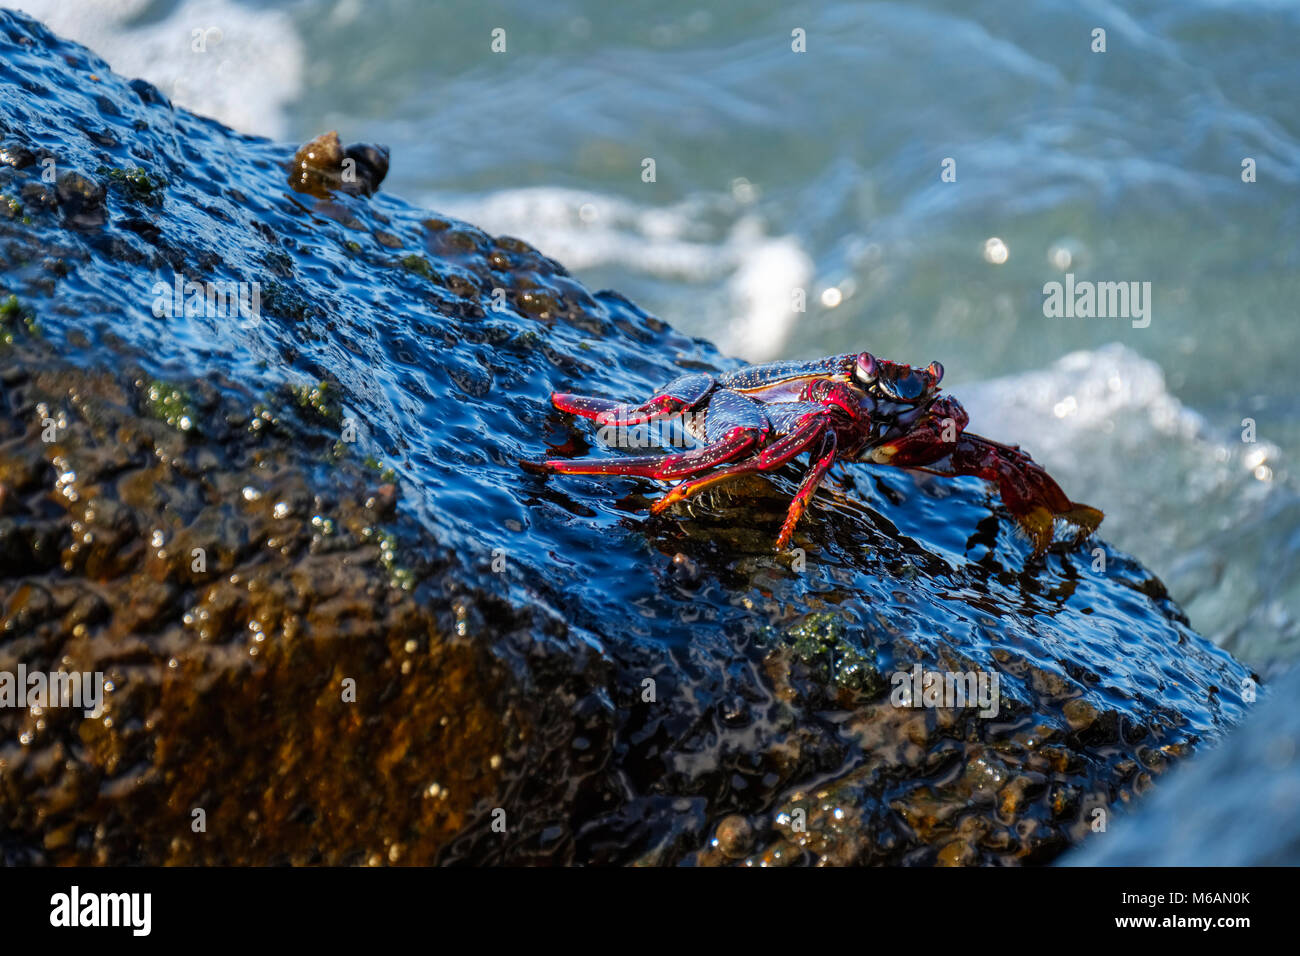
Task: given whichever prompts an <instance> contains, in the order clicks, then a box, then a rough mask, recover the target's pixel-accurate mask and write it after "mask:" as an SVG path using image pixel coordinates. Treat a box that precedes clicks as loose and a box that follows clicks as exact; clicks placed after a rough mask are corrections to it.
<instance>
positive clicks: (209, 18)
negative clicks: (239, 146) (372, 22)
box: [12, 0, 306, 138]
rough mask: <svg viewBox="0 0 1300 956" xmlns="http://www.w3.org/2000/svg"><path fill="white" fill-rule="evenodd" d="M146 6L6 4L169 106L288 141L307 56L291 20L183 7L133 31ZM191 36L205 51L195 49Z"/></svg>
mask: <svg viewBox="0 0 1300 956" xmlns="http://www.w3.org/2000/svg"><path fill="white" fill-rule="evenodd" d="M148 5H149V0H97V2H94V3H90V2H84V0H80V2H69V0H12V6H13V7H15V8H16V9H18V10H21V11H23V12H24V13H27V14H29V15H30V16H33V17H36V18H37V19H39V20H40V21H41V22H43V23H44V24H45V25H46V26H48V27H49V28H50V29H51V30H53V31H54V32H55V33H58V34H59V35H60V36H64V37H67V38H68V39H71V40H75V41H76V42H78V43H81V44H83V45H85V46H87V47H89V48H90V49H91V50H93V51H94V52H95V53H97V54H98V55H99V56H101V57H103V58H104V59H105V60H107V61H108V64H109V66H111V67H112V68H113V70H114V71H115V72H117V73H120V74H122V75H123V76H127V77H132V78H134V77H141V78H143V79H145V80H148V81H149V82H150V83H153V84H154V85H155V86H157V87H158V88H159V89H160V90H162V91H163V93H164V94H165V95H166V96H167V97H168V98H170V99H171V101H172V102H173V103H176V104H177V105H180V106H184V107H186V108H188V109H190V110H193V111H194V112H196V113H199V114H201V115H203V116H210V117H212V118H214V119H217V120H220V121H221V122H222V123H225V124H226V125H227V126H230V127H232V128H234V129H236V130H239V131H240V132H242V133H254V134H260V135H263V136H270V137H273V138H283V137H284V136H285V135H286V131H287V124H286V121H285V114H284V108H285V106H286V105H287V104H288V103H290V102H292V101H293V100H294V99H296V98H297V97H298V95H299V94H300V92H301V90H302V75H303V66H304V63H305V62H306V56H305V54H304V52H303V45H302V42H301V40H300V39H299V38H298V35H297V33H296V32H295V31H294V27H293V21H292V19H291V18H290V17H289V15H288V14H287V13H285V12H283V11H280V10H266V9H259V8H256V7H250V6H244V5H243V4H238V3H233V2H231V0H188V2H185V3H182V4H181V5H180V6H179V7H177V8H176V9H175V10H173V11H172V12H171V13H170V14H169V15H168V16H167V17H166V18H164V19H162V20H158V21H151V22H143V23H140V24H138V25H132V23H131V21H132V20H133V18H135V17H136V16H138V15H139V14H141V13H142V12H143V11H144V10H145V8H146V7H147V6H148ZM196 31H197V32H198V33H199V34H200V35H201V37H202V39H203V44H202V45H203V47H204V49H203V51H202V52H198V51H196V50H195V48H194V47H195V42H196V40H195V33H196Z"/></svg>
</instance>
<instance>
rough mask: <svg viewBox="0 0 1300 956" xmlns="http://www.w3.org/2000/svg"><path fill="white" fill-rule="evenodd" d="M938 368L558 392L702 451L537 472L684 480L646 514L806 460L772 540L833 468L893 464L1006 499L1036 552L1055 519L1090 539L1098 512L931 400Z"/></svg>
mask: <svg viewBox="0 0 1300 956" xmlns="http://www.w3.org/2000/svg"><path fill="white" fill-rule="evenodd" d="M942 377H943V366H942V365H940V364H939V363H938V362H931V363H930V364H929V365H927V366H926V367H925V368H913V367H912V366H910V365H905V364H903V363H899V362H889V361H886V360H884V359H879V358H876V357H875V356H874V355H872V354H871V353H870V352H860V353H857V354H848V355H835V356H831V357H830V358H824V359H817V360H815V361H810V362H774V363H770V364H767V365H751V366H748V367H746V368H741V369H737V370H735V371H732V372H726V373H724V374H722V375H717V376H714V375H707V374H703V373H696V374H691V375H683V376H681V377H680V378H677V379H674V380H673V381H672V382H669V383H668V384H667V385H665V386H664V387H663V388H662V389H660V391H659V393H658V394H657V395H655V396H654V397H653V398H651V399H649V400H648V401H645V402H642V403H640V404H638V405H632V404H625V403H621V402H614V401H609V400H607V399H603V398H591V397H587V396H582V395H571V394H567V393H563V392H556V393H555V394H554V395H552V396H551V401H552V402H553V403H554V405H555V407H556V408H558V409H560V410H562V411H565V412H570V413H572V414H574V415H580V416H582V417H584V418H590V419H594V420H595V421H597V422H599V423H600V424H602V425H615V426H638V425H643V424H647V423H650V422H656V421H664V420H668V419H674V418H677V417H678V416H681V417H682V418H683V420H684V422H685V428H686V431H687V432H689V433H690V434H691V435H692V436H693V437H695V438H696V439H699V440H701V441H703V443H704V444H703V445H702V447H699V448H693V449H690V450H687V451H682V452H674V453H670V454H664V455H653V456H648V457H624V458H608V459H595V458H585V459H551V460H548V461H545V462H542V463H541V465H540V466H538V467H540V468H541V469H542V470H544V471H548V472H559V473H563V474H579V475H635V476H640V477H644V478H654V479H658V480H660V481H670V480H673V479H679V478H681V479H686V480H684V481H682V482H681V483H680V484H678V485H677V486H676V487H674V488H673V489H672V490H671V491H669V492H668V494H666V495H664V496H663V497H662V498H660V499H659V500H658V501H656V502H655V503H654V505H653V506H652V507H651V509H650V510H651V513H652V514H659V513H660V512H662V511H664V510H666V509H667V508H669V507H671V506H672V505H674V504H676V503H677V502H679V501H683V500H684V499H686V498H689V497H691V496H692V495H695V494H698V493H699V492H701V491H703V490H704V489H705V488H708V487H710V486H712V485H714V484H716V483H717V482H720V481H725V480H726V479H728V478H733V477H736V476H738V475H744V474H750V473H753V472H761V471H773V470H775V469H778V468H780V467H782V466H783V465H785V464H787V463H788V462H790V461H791V460H792V459H794V458H796V457H797V456H799V455H801V454H803V453H804V452H809V453H810V458H809V466H808V469H807V471H806V472H805V474H804V477H803V481H802V482H801V483H800V485H799V490H798V491H797V492H795V496H794V500H793V501H791V502H790V509H789V511H788V512H787V514H786V518H785V523H784V524H783V525H782V526H781V531H780V533H779V534H778V535H777V539H776V546H777V550H781V549H783V548H784V547H785V546H786V545H787V544H788V543H789V541H790V536H791V534H792V533H793V532H794V528H795V525H796V524H797V523H798V521H799V518H800V516H801V515H802V514H803V513H804V509H805V508H807V507H808V502H809V500H810V499H811V498H812V496H813V493H814V492H815V491H816V490H817V486H818V484H819V483H820V482H821V480H822V479H823V478H824V477H825V475H826V472H827V471H828V470H829V469H830V467H831V465H833V464H834V463H835V462H836V461H864V462H871V463H874V464H878V465H894V466H896V467H900V468H911V469H915V470H917V471H925V472H929V473H931V474H936V475H945V476H957V475H977V476H978V477H980V478H983V479H984V480H986V481H990V482H993V483H995V484H996V485H997V487H998V490H999V491H1000V492H1001V494H1002V500H1003V502H1004V503H1005V504H1006V506H1007V509H1008V510H1009V511H1010V512H1011V514H1012V516H1013V517H1014V518H1015V519H1016V521H1017V522H1019V524H1020V527H1021V528H1023V529H1024V531H1025V532H1026V533H1027V534H1028V536H1029V538H1030V540H1031V541H1032V542H1033V547H1034V553H1035V554H1036V555H1038V554H1042V553H1043V552H1044V551H1046V550H1047V547H1048V545H1050V544H1051V542H1052V539H1053V536H1054V532H1055V528H1056V522H1057V521H1058V520H1059V521H1062V522H1064V523H1066V524H1067V525H1070V526H1073V527H1074V528H1075V529H1077V535H1078V537H1079V538H1083V537H1086V536H1087V535H1088V534H1091V533H1092V532H1093V531H1094V530H1095V529H1096V528H1097V526H1098V525H1099V524H1100V523H1101V520H1102V518H1103V515H1102V513H1101V512H1100V511H1098V510H1097V509H1096V508H1091V507H1089V506H1088V505H1083V504H1079V503H1077V502H1074V501H1071V500H1070V499H1069V498H1067V497H1066V496H1065V492H1063V491H1062V490H1061V488H1060V486H1059V485H1057V483H1056V482H1055V481H1053V480H1052V478H1051V477H1050V476H1049V475H1048V474H1047V472H1045V471H1044V470H1043V469H1042V468H1041V467H1040V466H1039V465H1038V464H1037V463H1035V462H1034V460H1033V459H1032V458H1030V457H1029V456H1028V455H1026V454H1025V453H1024V452H1022V451H1021V450H1020V449H1019V448H1018V447H1016V446H1011V445H1003V444H1000V443H998V442H995V441H990V440H989V439H987V438H982V437H980V436H979V435H975V434H972V433H970V432H966V431H964V429H965V427H966V424H967V422H968V421H969V418H968V416H967V414H966V410H965V409H963V408H962V407H961V405H960V404H959V403H958V402H957V400H956V399H954V398H952V397H951V396H948V395H940V394H939V391H940V389H939V381H940V379H941V378H942Z"/></svg>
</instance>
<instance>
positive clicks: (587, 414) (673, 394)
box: [551, 374, 715, 425]
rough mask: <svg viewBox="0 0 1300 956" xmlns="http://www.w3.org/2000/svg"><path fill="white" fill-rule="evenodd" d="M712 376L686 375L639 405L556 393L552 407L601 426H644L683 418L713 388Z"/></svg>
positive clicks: (552, 397) (588, 396) (553, 396)
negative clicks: (673, 418)
mask: <svg viewBox="0 0 1300 956" xmlns="http://www.w3.org/2000/svg"><path fill="white" fill-rule="evenodd" d="M714 384H715V382H714V379H713V376H711V375H703V374H698V375H683V376H682V377H681V378H678V379H674V380H673V381H671V382H669V383H668V384H667V385H665V386H664V388H663V391H662V392H660V393H659V394H658V395H656V396H655V397H654V398H652V399H650V400H649V401H647V402H642V403H641V404H640V405H630V404H628V403H626V402H611V401H610V400H609V399H607V398H594V397H592V396H590V395H573V394H571V393H569V392H555V393H554V394H553V395H551V404H553V405H554V406H555V407H556V408H558V409H559V410H560V411H562V412H568V413H569V414H571V415H581V416H582V417H583V418H591V419H594V420H596V421H598V422H600V423H601V424H616V425H643V424H645V423H647V422H652V421H654V420H655V419H659V418H668V417H671V416H673V415H680V414H681V413H682V412H684V411H686V410H687V409H688V408H690V407H691V406H692V405H695V404H696V403H698V402H699V401H700V399H702V398H704V397H705V396H706V395H708V394H709V392H710V391H711V390H712V389H713V386H714Z"/></svg>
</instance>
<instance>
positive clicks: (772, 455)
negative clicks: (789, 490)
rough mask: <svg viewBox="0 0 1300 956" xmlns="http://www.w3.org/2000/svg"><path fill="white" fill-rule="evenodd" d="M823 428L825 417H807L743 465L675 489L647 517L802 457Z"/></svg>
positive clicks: (817, 415)
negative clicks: (740, 477) (722, 483)
mask: <svg viewBox="0 0 1300 956" xmlns="http://www.w3.org/2000/svg"><path fill="white" fill-rule="evenodd" d="M825 428H826V416H825V415H821V414H816V413H813V414H812V415H809V416H808V417H807V418H806V419H805V420H804V422H803V423H802V424H800V425H799V426H798V427H797V428H796V429H795V430H794V431H792V432H791V433H790V434H788V435H786V436H785V437H784V438H782V439H780V440H778V441H774V442H773V443H772V444H770V445H768V446H767V447H766V448H764V449H763V450H762V451H761V452H759V453H758V454H757V455H755V456H754V457H753V458H750V459H748V460H747V461H742V462H740V463H739V464H736V465H731V466H730V467H727V468H720V469H718V470H717V471H715V472H713V473H712V474H710V475H705V476H704V477H703V478H694V479H692V480H690V481H684V482H682V483H681V484H680V485H678V486H677V487H675V488H673V489H672V490H671V491H670V492H668V494H666V495H664V496H663V497H662V498H660V499H659V500H658V501H656V502H655V503H654V504H653V505H651V506H650V513H651V514H654V515H657V514H660V513H662V512H663V511H665V510H667V509H668V508H670V507H672V506H673V505H675V504H676V503H677V502H679V501H684V500H685V499H687V498H689V497H691V496H692V495H697V494H699V493H700V492H701V491H703V490H704V489H705V488H708V487H709V486H710V485H713V484H716V483H717V482H719V481H725V480H726V479H728V478H735V477H736V476H738V475H746V474H752V473H754V472H757V471H771V470H772V469H774V468H780V467H781V466H782V465H784V464H785V463H786V462H788V461H789V460H790V459H791V458H794V457H795V456H797V455H799V454H801V453H803V452H804V451H806V450H807V449H808V447H809V446H810V445H812V443H813V442H815V441H816V440H817V439H818V438H819V437H820V436H821V435H822V434H823V433H824V430H825Z"/></svg>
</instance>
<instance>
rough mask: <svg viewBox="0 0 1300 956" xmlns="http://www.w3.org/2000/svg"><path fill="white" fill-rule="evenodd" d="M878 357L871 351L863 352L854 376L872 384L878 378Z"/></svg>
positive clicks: (866, 383) (859, 357)
mask: <svg viewBox="0 0 1300 956" xmlns="http://www.w3.org/2000/svg"><path fill="white" fill-rule="evenodd" d="M877 367H878V366H877V365H876V357H875V356H874V355H872V354H871V353H870V352H863V353H862V354H861V355H859V356H858V364H857V367H856V368H855V369H854V370H853V376H854V378H856V379H857V380H858V381H859V382H861V383H862V384H863V385H870V384H871V383H872V382H874V381H875V380H876V370H877Z"/></svg>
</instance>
